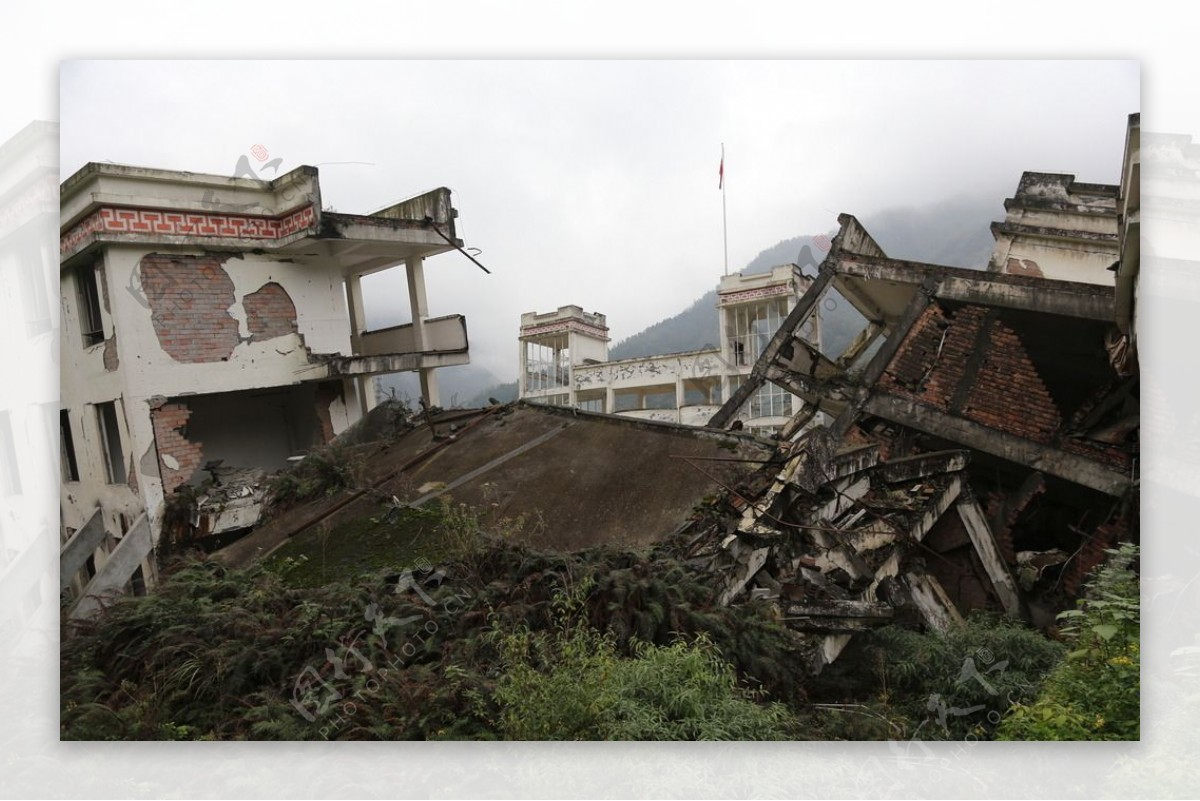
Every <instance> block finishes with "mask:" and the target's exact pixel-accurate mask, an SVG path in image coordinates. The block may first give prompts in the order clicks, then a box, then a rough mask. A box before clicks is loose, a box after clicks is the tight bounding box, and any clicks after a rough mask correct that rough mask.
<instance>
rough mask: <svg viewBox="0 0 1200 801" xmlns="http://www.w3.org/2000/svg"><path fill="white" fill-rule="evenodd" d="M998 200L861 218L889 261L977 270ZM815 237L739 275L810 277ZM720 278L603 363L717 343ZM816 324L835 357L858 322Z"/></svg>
mask: <svg viewBox="0 0 1200 801" xmlns="http://www.w3.org/2000/svg"><path fill="white" fill-rule="evenodd" d="M1002 197H1004V189H1003V188H1002V187H1000V188H991V189H990V190H987V191H980V192H979V193H978V194H973V195H969V196H960V197H956V198H951V199H949V200H945V201H942V202H940V203H936V204H933V205H930V206H924V207H921V208H913V207H909V208H899V209H888V210H886V211H882V212H879V213H877V214H871V215H864V216H863V217H862V218H860V219H861V220H862V223H863V225H865V226H866V228H867V230H868V231H869V232H870V233H871V235H872V236H873V237H875V240H876V241H877V242H878V243H879V244H880V246H881V247H882V248H883V249H884V251H886V252H887V254H888V255H889V256H894V257H896V258H900V259H910V260H913V261H926V262H933V263H935V264H946V265H951V266H955V267H971V268H975V269H984V268H985V267H986V266H987V261H988V257H989V256H990V254H991V252H992V244H993V240H992V234H991V228H990V223H991V221H992V220H998V219H1001V218H1003V216H1004V208H1003V206H1002V204H1001V202H1000V201H999V200H998V198H1002ZM834 233H835V232H834V231H830V232H828V233H827V234H826V236H828V237H830V238H832V236H833V234H834ZM818 236H819V235H817V234H806V235H801V236H795V237H792V238H791V239H785V240H782V241H780V242H777V243H775V244H774V245H772V246H771V247H769V248H766V249H765V250H763V251H762V252H761V253H759V254H758V255H757V256H755V257H754V258H753V259H752V260H751V261H750V263H749V264H747V265H746V266H745V268H743V269H742V270H741V272H742V273H743V274H754V273H761V272H766V271H767V270H770V269H771V268H772V267H775V266H777V265H780V264H790V263H794V264H799V265H800V266H801V267H802V268H803V270H804V272H805V273H808V274H813V273H815V272H816V266H817V264H818V263H819V262H820V261H821V260H822V259H823V258H824V257H825V254H826V252H827V249H828V245H827V244H826V243H824V242H821V241H819V240H818V241H817V242H814V238H816V237H818ZM822 245H824V246H822ZM806 251H807V252H806ZM719 278H720V277H719V276H714V278H713V283H714V287H713V289H711V290H709V291H708V292H706V293H704V294H703V295H701V296H700V297H699V298H697V299H696V300H695V301H693V302H692V303H691V304H690V305H689V306H688V307H687V308H686V309H684V310H683V311H681V312H679V313H678V314H675V315H673V316H671V317H668V318H666V319H664V320H661V321H659V322H657V323H655V324H654V325H651V326H650V327H648V328H646V329H645V330H643V331H640V332H639V333H637V334H634V335H633V336H631V337H628V338H626V339H624V340H622V341H621V342H619V343H618V344H617V345H615V346H614V347H612V348H610V349H609V358H611V359H629V358H634V357H638V356H654V355H657V354H660V353H677V352H680V351H687V350H698V349H700V348H704V347H716V345H717V343H718V342H719V341H720V336H719V332H718V328H717V325H718V317H717V291H716V286H715V284H716V282H717V281H718V280H719ZM564 302H566V301H564ZM617 314H619V310H618V311H617V312H615V313H613V314H611V315H610V317H616V316H617ZM823 325H824V337H825V343H826V345H827V348H828V349H829V350H831V351H835V352H837V351H840V350H841V349H842V348H843V347H844V346H845V345H846V344H847V343H848V342H849V340H850V338H851V337H853V336H854V334H855V333H857V325H858V324H857V321H856V320H855V319H854V313H853V312H849V313H847V309H846V306H845V305H843V306H840V307H838V308H837V309H834V310H833V311H832V312H826V313H825V316H824V318H823ZM443 394H445V393H443ZM516 396H517V384H516V382H515V381H512V382H509V383H505V384H499V385H495V386H491V387H489V388H487V389H486V390H483V391H482V392H480V393H479V395H477V396H476V397H475V398H474V399H473V400H472V401H471V403H470V404H468V405H484V404H486V403H487V399H488V398H489V397H494V398H496V399H497V400H501V401H508V400H512V399H514V398H516Z"/></svg>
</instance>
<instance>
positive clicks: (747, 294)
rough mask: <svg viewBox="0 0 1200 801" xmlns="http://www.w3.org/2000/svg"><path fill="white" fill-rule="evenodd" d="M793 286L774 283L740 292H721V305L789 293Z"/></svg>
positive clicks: (719, 296)
mask: <svg viewBox="0 0 1200 801" xmlns="http://www.w3.org/2000/svg"><path fill="white" fill-rule="evenodd" d="M791 291H792V288H791V287H790V286H788V285H787V284H774V285H772V286H764V287H759V288H758V289H743V290H740V291H738V292H730V293H728V294H724V293H722V294H720V295H718V298H719V301H718V302H719V305H721V306H729V305H731V304H734V303H745V302H746V301H749V300H758V299H760V298H773V297H776V296H777V295H788V294H790V293H791Z"/></svg>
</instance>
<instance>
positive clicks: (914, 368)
mask: <svg viewBox="0 0 1200 801" xmlns="http://www.w3.org/2000/svg"><path fill="white" fill-rule="evenodd" d="M1139 132H1140V125H1139V118H1138V115H1136V114H1135V115H1132V116H1131V117H1130V121H1129V128H1128V133H1127V140H1126V149H1125V158H1124V163H1123V170H1122V182H1121V184H1120V185H1119V186H1115V185H1114V186H1103V185H1095V184H1081V183H1076V182H1075V181H1074V177H1073V176H1069V175H1049V174H1043V173H1026V174H1025V175H1024V176H1022V179H1021V182H1020V185H1019V187H1018V191H1017V193H1016V195H1015V196H1014V197H1013V198H1010V199H1009V200H1008V201H1006V203H1005V208H1006V210H1007V212H1008V214H1007V215H1006V219H1005V221H1004V222H1000V223H996V224H994V225H993V229H992V230H993V234H994V236H995V238H996V250H995V253H994V255H993V257H992V260H991V263H990V264H989V268H988V270H986V271H978V270H968V269H962V268H957V267H949V266H942V265H935V264H926V263H919V262H913V261H905V260H900V259H894V258H890V257H889V256H888V255H887V254H886V253H885V252H884V250H883V249H882V248H881V247H880V246H879V244H878V243H876V242H875V240H874V239H872V238H871V236H870V234H869V232H868V231H867V230H866V229H865V228H864V227H863V225H862V224H861V223H860V222H859V221H858V220H857V219H856V218H855V217H853V216H852V215H849V214H843V215H841V216H840V217H839V224H840V229H839V231H838V234H837V235H836V237H835V238H834V240H833V244H832V247H831V249H830V251H829V254H828V256H827V257H826V258H825V260H824V261H823V262H822V264H821V265H820V268H819V272H818V276H817V278H816V280H815V281H814V282H813V283H812V285H811V286H810V287H809V288H808V290H807V292H806V293H805V294H804V296H803V297H802V298H800V300H799V302H798V303H797V304H796V306H795V307H794V308H793V309H792V311H791V313H789V315H788V317H787V319H785V320H784V322H783V324H782V325H781V326H780V328H779V329H778V331H777V332H776V333H775V335H774V337H773V338H772V339H771V341H770V343H769V344H768V345H767V346H766V348H764V350H763V352H762V353H761V355H760V356H759V358H758V360H757V361H756V363H755V365H754V368H753V370H752V371H751V373H750V375H749V376H748V377H747V379H746V380H745V381H744V382H743V383H742V385H741V386H740V387H739V388H738V390H737V391H736V392H735V393H734V394H733V396H732V397H730V398H729V399H728V401H727V402H726V403H725V404H724V405H723V406H722V408H721V409H720V411H718V412H717V413H716V414H715V415H713V417H712V419H711V420H710V421H709V425H710V426H711V427H714V428H726V427H729V426H730V425H731V424H732V423H733V422H734V421H735V420H736V418H737V415H738V413H739V410H740V409H741V407H742V406H743V405H744V404H745V403H746V402H747V401H748V399H749V398H750V397H751V396H752V395H753V393H755V392H757V391H759V389H760V387H762V386H764V385H766V384H768V383H770V384H774V385H776V386H778V387H781V388H783V389H786V390H787V391H788V392H790V393H791V394H793V395H794V396H796V397H798V398H800V399H801V400H802V402H803V405H802V408H801V409H800V410H799V411H797V413H796V414H795V415H794V416H793V418H792V419H791V420H790V421H789V422H788V423H787V425H785V426H784V429H783V439H784V441H783V442H782V443H781V445H780V449H779V452H778V454H777V458H776V460H775V461H774V462H773V463H771V464H769V465H767V466H765V467H764V468H763V469H762V470H760V471H759V472H758V474H757V475H756V476H755V477H754V478H753V479H752V480H750V481H747V482H745V483H744V484H743V485H742V486H740V487H737V488H732V489H731V491H730V494H729V499H728V500H729V503H728V505H727V513H726V515H725V517H724V518H723V519H716V520H709V521H708V522H707V524H706V525H704V526H700V527H699V529H698V530H697V531H696V532H694V533H693V534H692V541H691V543H690V545H689V557H690V558H691V559H692V560H693V561H694V562H696V563H697V564H702V565H706V566H707V567H709V568H710V569H712V570H714V571H716V572H717V575H719V576H720V577H721V579H720V581H721V582H722V586H723V590H722V592H723V594H722V600H723V601H724V602H726V603H736V602H739V601H743V600H748V599H765V600H768V601H771V602H773V603H775V604H777V606H778V608H779V612H780V615H781V617H782V619H784V620H785V621H787V622H788V624H789V625H791V626H792V627H793V628H796V629H799V630H802V631H807V632H813V633H817V634H820V635H822V636H823V638H824V639H823V645H822V646H821V648H820V649H819V650H818V652H817V654H816V656H815V660H816V664H815V665H814V667H815V668H817V669H819V668H820V667H821V666H822V665H823V664H827V663H828V662H830V661H832V660H833V659H835V658H836V657H837V655H838V654H839V653H840V652H841V650H842V649H843V648H844V647H845V645H846V644H847V643H848V641H849V639H850V636H851V635H852V634H853V633H854V632H856V631H861V630H863V629H865V628H869V627H871V626H874V625H879V624H881V623H884V622H888V621H890V620H892V619H894V618H896V617H899V616H903V615H904V614H906V613H907V614H910V615H913V616H915V617H917V618H919V619H920V620H921V621H922V622H923V623H924V624H926V625H928V626H931V627H933V628H939V629H942V628H945V627H947V626H950V625H953V624H954V622H955V621H956V620H958V619H960V616H961V614H962V612H964V611H967V610H971V609H980V608H986V609H994V610H997V611H1000V612H1003V613H1005V614H1008V615H1011V616H1013V617H1017V618H1022V619H1025V620H1026V621H1028V622H1031V623H1033V624H1035V625H1049V624H1050V623H1052V622H1053V614H1054V612H1056V611H1058V610H1059V609H1061V608H1062V607H1063V605H1064V604H1065V603H1066V601H1067V600H1068V599H1070V598H1072V597H1074V596H1075V595H1076V594H1077V593H1078V592H1079V590H1080V587H1081V583H1082V581H1083V579H1084V578H1085V577H1086V576H1087V574H1088V573H1089V572H1090V571H1092V570H1093V569H1094V568H1095V567H1096V566H1097V565H1099V564H1100V563H1101V562H1102V561H1103V560H1104V559H1105V549H1107V548H1111V547H1114V546H1115V545H1116V544H1117V543H1118V542H1119V541H1124V540H1135V541H1136V539H1137V537H1138V527H1137V524H1138V456H1139V448H1138V431H1139V419H1140V418H1139V392H1138V387H1139V373H1138V366H1137V347H1136V345H1137V340H1136V329H1137V326H1136V285H1137V274H1138V267H1139V248H1138V241H1137V237H1138V220H1139V200H1138V197H1139V195H1138V178H1139V159H1140V153H1139ZM830 299H832V300H833V302H835V303H844V304H848V305H849V306H851V307H852V308H853V309H854V310H855V311H856V312H857V314H858V315H859V316H860V317H861V320H862V328H861V332H860V335H859V336H858V337H857V338H856V339H855V340H854V341H853V342H852V343H851V344H850V345H849V346H848V347H847V348H846V350H845V352H844V353H842V354H840V355H839V356H837V357H836V358H830V357H829V356H828V355H826V354H823V353H821V352H820V351H819V350H818V349H816V348H814V347H812V346H811V345H810V344H809V343H807V342H806V341H805V340H804V338H803V337H802V336H801V335H800V333H801V332H802V331H803V325H804V323H805V321H806V320H807V319H808V318H809V317H810V316H811V315H812V314H813V313H814V312H815V310H816V309H817V308H818V307H819V305H820V304H822V303H827V302H829V300H830ZM818 413H823V414H825V415H827V416H828V418H829V419H830V420H831V421H832V422H830V423H829V424H828V425H827V426H822V427H817V428H813V429H810V430H807V431H806V430H804V426H805V424H806V423H807V421H808V420H810V419H812V417H813V416H814V415H816V414H818Z"/></svg>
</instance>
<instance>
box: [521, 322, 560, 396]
mask: <svg viewBox="0 0 1200 801" xmlns="http://www.w3.org/2000/svg"><path fill="white" fill-rule="evenodd" d="M567 336H568V335H567V334H562V335H560V336H553V337H546V338H544V339H541V340H538V341H537V342H526V343H525V391H526V392H541V391H544V390H548V389H565V388H567V387H569V386H570V381H571V351H570V348H568V347H567Z"/></svg>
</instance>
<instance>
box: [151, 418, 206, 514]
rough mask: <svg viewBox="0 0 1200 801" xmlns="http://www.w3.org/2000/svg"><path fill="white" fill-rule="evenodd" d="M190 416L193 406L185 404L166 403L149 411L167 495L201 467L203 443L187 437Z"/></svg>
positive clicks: (164, 492) (160, 470)
mask: <svg viewBox="0 0 1200 801" xmlns="http://www.w3.org/2000/svg"><path fill="white" fill-rule="evenodd" d="M191 416H192V411H191V409H189V408H188V407H187V405H186V404H183V403H164V404H162V405H161V406H158V407H157V408H154V409H152V410H151V412H150V420H151V424H152V425H153V427H154V441H155V443H156V444H157V446H158V458H159V472H160V474H161V475H162V482H163V494H164V495H170V494H171V493H172V492H174V491H175V490H176V489H178V488H179V487H180V486H182V485H183V484H186V483H187V482H188V480H189V479H190V478H191V477H192V474H193V473H195V472H196V468H198V467H199V466H200V459H201V454H202V453H203V451H204V446H203V445H202V444H200V443H198V442H190V441H189V440H188V439H187V436H186V434H187V421H188V419H189V418H190V417H191Z"/></svg>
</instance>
